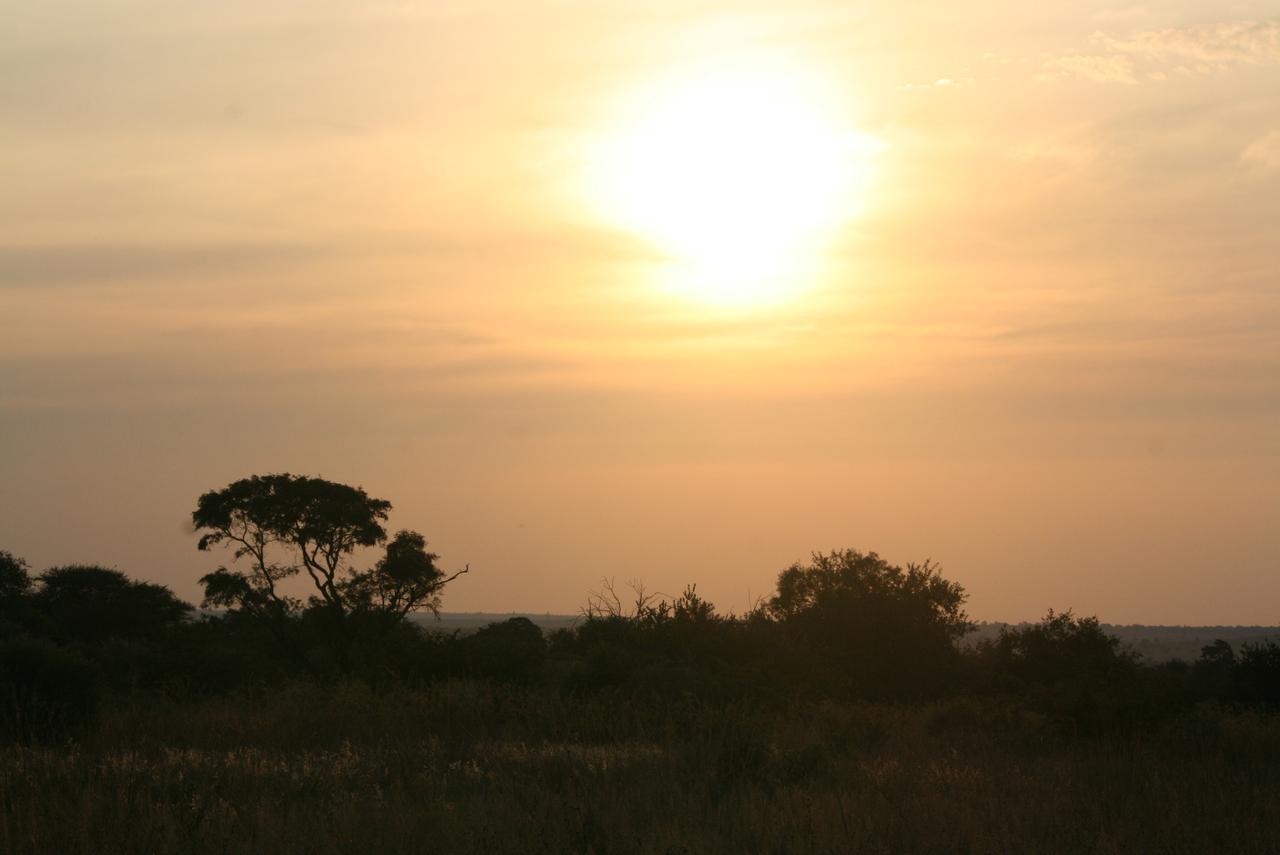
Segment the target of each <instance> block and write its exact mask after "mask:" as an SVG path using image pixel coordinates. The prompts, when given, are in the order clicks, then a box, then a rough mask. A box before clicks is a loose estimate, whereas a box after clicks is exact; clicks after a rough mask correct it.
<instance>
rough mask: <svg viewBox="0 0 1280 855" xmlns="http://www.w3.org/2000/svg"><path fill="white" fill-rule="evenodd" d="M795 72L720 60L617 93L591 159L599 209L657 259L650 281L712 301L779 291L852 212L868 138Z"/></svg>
mask: <svg viewBox="0 0 1280 855" xmlns="http://www.w3.org/2000/svg"><path fill="white" fill-rule="evenodd" d="M842 112H843V111H842V110H840V109H839V108H838V107H837V105H836V99H835V98H833V97H832V96H831V93H830V92H829V91H828V90H827V89H826V87H824V86H823V85H822V82H821V80H820V79H819V78H818V77H817V76H816V75H814V74H813V73H812V72H810V71H808V70H802V69H798V68H796V67H794V66H793V65H789V64H784V63H770V62H763V61H755V62H743V63H733V64H721V65H717V66H716V67H714V68H707V69H702V70H699V71H696V72H691V73H687V74H684V75H680V76H678V77H676V78H673V79H670V80H667V81H664V82H662V83H661V84H659V85H655V86H652V87H649V88H647V89H645V90H644V91H642V92H641V93H639V95H637V96H636V97H635V98H633V99H632V100H631V101H629V102H627V103H626V108H625V110H624V118H623V119H622V120H621V121H619V122H618V123H616V126H615V127H614V128H613V129H612V130H611V131H610V132H609V133H608V134H607V135H606V138H605V140H604V142H603V143H602V145H601V146H600V149H601V152H600V156H599V157H598V158H596V159H595V163H594V166H595V169H594V174H593V175H592V177H591V184H592V195H593V196H594V197H595V198H596V202H597V206H598V208H599V209H600V211H601V214H602V216H603V217H605V218H606V219H608V220H609V221H610V222H612V223H614V224H615V225H617V226H619V227H621V228H623V229H625V230H627V231H630V232H632V233H634V234H636V235H639V236H640V237H642V238H644V239H646V240H647V241H649V242H650V243H651V244H653V246H654V247H655V248H656V249H657V250H658V251H659V252H660V253H661V254H662V256H663V257H664V259H665V263H664V265H663V273H662V279H663V283H662V284H663V285H664V286H665V287H667V288H668V289H670V290H672V291H674V292H675V293H677V294H679V295H681V296H684V297H688V298H692V299H696V300H699V301H703V302H709V303H715V304H721V305H754V304H760V303H771V302H776V301H778V300H782V299H785V298H787V297H789V296H791V295H793V294H795V293H796V292H798V291H799V290H802V289H803V288H804V287H806V286H807V285H809V284H811V283H812V282H813V281H814V280H815V278H816V276H817V275H818V274H819V273H820V271H821V268H822V266H823V263H822V262H823V260H824V254H825V253H826V251H827V249H828V246H829V244H830V242H831V239H832V237H833V236H834V235H835V233H836V232H837V231H838V229H839V228H840V227H841V226H842V225H844V224H845V223H847V222H848V220H849V219H851V218H852V217H853V216H855V215H856V214H857V213H858V211H859V209H860V208H861V207H862V203H863V196H864V193H863V188H864V185H865V181H866V178H867V171H868V166H869V163H870V160H871V155H872V154H873V153H874V152H875V151H876V150H877V149H878V148H879V144H878V143H877V141H875V140H873V139H872V138H870V137H868V136H866V135H864V134H860V133H858V132H856V131H854V130H853V129H852V127H851V126H850V125H849V124H848V123H847V122H845V121H842V119H841V114H842Z"/></svg>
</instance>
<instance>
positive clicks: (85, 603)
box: [31, 565, 191, 644]
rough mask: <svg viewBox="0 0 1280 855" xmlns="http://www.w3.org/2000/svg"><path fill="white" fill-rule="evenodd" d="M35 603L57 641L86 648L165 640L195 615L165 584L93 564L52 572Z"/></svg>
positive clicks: (40, 582)
mask: <svg viewBox="0 0 1280 855" xmlns="http://www.w3.org/2000/svg"><path fill="white" fill-rule="evenodd" d="M31 600H32V604H33V605H34V606H35V608H36V609H37V611H38V612H39V613H40V615H41V616H42V617H43V618H44V619H45V621H46V622H47V625H48V627H49V632H50V633H51V634H52V635H53V636H54V637H55V638H58V639H62V640H65V641H76V642H83V643H86V644H95V643H99V642H102V641H105V640H107V639H111V638H115V639H147V640H155V639H159V638H161V637H163V636H164V635H165V634H166V633H167V632H168V631H169V630H171V629H173V628H174V627H175V626H177V625H178V624H180V623H182V622H183V621H184V620H185V619H186V618H187V616H188V615H189V614H190V612H191V606H190V605H188V604H187V603H184V602H182V601H181V600H179V599H178V598H177V597H175V596H174V595H173V592H172V591H170V590H169V589H168V588H166V587H164V586H163V585H155V584H152V583H150V582H136V581H133V580H131V579H130V578H129V577H128V576H126V575H125V574H124V573H121V572H120V571H119V570H111V569H108V568H105V567H95V566H92V565H72V566H68V567H54V568H52V569H50V570H46V571H45V572H44V573H42V574H40V577H39V580H38V585H37V587H36V591H35V594H34V595H33V596H32V598H31Z"/></svg>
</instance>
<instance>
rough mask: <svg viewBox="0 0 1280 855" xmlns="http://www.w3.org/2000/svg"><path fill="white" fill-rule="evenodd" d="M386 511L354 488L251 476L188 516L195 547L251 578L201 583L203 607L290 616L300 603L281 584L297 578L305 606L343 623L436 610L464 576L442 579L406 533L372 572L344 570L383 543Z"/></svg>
mask: <svg viewBox="0 0 1280 855" xmlns="http://www.w3.org/2000/svg"><path fill="white" fill-rule="evenodd" d="M390 510H391V503H390V502H388V501H386V500H384V499H376V498H373V497H371V496H370V495H369V494H368V493H366V492H365V491H364V490H363V489H361V488H359V487H351V486H349V485H347V484H338V483H335V482H333V481H326V480H324V479H322V478H310V477H307V476H304V475H290V474H289V473H287V472H286V473H281V474H273V475H252V476H250V477H248V478H243V479H241V480H239V481H236V482H235V483H233V484H230V485H228V486H227V487H224V488H223V489H221V490H214V491H211V492H208V493H205V494H204V495H203V496H201V497H200V498H199V500H198V501H197V504H196V509H195V511H194V512H193V513H192V515H191V519H192V522H193V523H194V525H195V528H196V531H197V532H204V534H202V535H201V537H200V541H199V543H198V547H199V548H200V549H201V550H208V549H210V548H211V547H213V546H216V545H219V544H226V545H228V546H231V547H233V549H234V553H233V554H234V558H235V560H239V559H242V558H248V559H249V561H248V569H247V570H234V569H228V568H226V567H220V568H218V570H217V571H216V572H214V573H210V574H208V575H206V576H204V577H203V578H202V579H201V580H200V582H201V584H203V585H204V589H205V599H204V605H205V606H206V607H208V606H213V607H222V608H228V609H234V610H238V611H242V612H245V613H248V614H255V615H274V616H288V615H292V614H295V613H296V612H298V611H299V610H300V609H301V606H302V604H301V602H300V601H299V600H298V599H297V598H294V597H290V596H287V595H285V594H284V593H282V592H281V590H280V587H279V583H280V582H281V581H282V580H284V579H287V578H289V577H291V576H296V575H298V574H300V573H302V572H304V571H305V572H306V574H307V575H308V576H309V577H310V579H311V582H312V585H313V587H314V588H315V591H316V593H315V594H313V595H312V596H311V598H310V605H311V606H313V607H317V608H324V609H327V610H328V611H329V612H331V613H333V614H335V615H337V616H338V617H339V618H345V617H346V616H347V615H348V614H350V613H352V612H355V611H361V612H370V611H371V612H378V613H381V614H384V615H389V616H392V617H394V618H395V619H397V620H398V619H401V618H403V617H404V616H405V615H407V614H408V613H409V612H411V611H415V610H418V609H423V608H426V609H431V610H433V611H434V610H436V609H438V608H439V594H440V591H441V589H442V588H443V587H444V586H445V585H446V584H448V583H449V582H451V581H453V580H454V579H456V578H457V577H458V576H460V575H462V574H463V573H466V572H467V571H468V570H469V568H464V569H463V570H460V571H458V572H457V573H454V574H453V575H451V576H447V577H446V576H445V575H444V574H443V573H442V572H441V571H440V570H439V569H438V568H437V567H436V566H435V559H436V557H437V556H435V555H432V554H431V553H429V552H427V551H426V539H425V538H424V537H423V536H422V535H420V534H418V533H416V532H410V531H402V532H400V533H399V534H397V535H396V537H395V538H394V539H393V540H392V541H391V543H390V544H388V546H387V552H386V556H385V557H384V558H383V559H382V560H381V561H379V562H378V563H377V565H376V566H375V567H373V568H372V569H370V570H365V571H358V570H356V569H355V568H353V567H352V566H351V565H350V560H351V556H352V554H353V553H354V552H355V550H356V549H357V548H358V547H368V546H376V545H378V544H382V543H385V542H386V540H387V532H386V529H384V528H383V527H382V523H383V522H384V521H386V519H387V515H388V512H389V511H390Z"/></svg>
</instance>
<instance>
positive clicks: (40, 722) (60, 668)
mask: <svg viewBox="0 0 1280 855" xmlns="http://www.w3.org/2000/svg"><path fill="white" fill-rule="evenodd" d="M97 703H98V682H97V675H96V672H95V669H94V668H93V666H92V665H91V664H90V663H89V662H87V661H86V660H85V659H84V658H82V657H81V656H79V655H77V654H75V653H74V652H72V651H70V650H67V649H66V648H63V647H58V646H56V645H54V644H52V643H50V642H48V641H44V640H37V639H27V638H17V639H10V640H8V641H3V642H0V736H3V737H4V738H5V739H8V740H24V741H25V740H47V739H59V738H62V737H64V736H67V735H70V734H72V733H74V732H75V731H76V730H77V729H79V728H80V727H82V726H84V725H86V724H88V723H89V722H90V721H92V719H93V716H94V713H95V711H96V709H97Z"/></svg>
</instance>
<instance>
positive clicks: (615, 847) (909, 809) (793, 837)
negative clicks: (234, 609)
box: [0, 681, 1280, 855]
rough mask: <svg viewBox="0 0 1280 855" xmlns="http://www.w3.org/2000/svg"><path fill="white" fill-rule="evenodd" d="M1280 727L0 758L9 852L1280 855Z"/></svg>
mask: <svg viewBox="0 0 1280 855" xmlns="http://www.w3.org/2000/svg"><path fill="white" fill-rule="evenodd" d="M1277 760H1280V720H1277V719H1276V718H1274V717H1269V716H1264V715H1258V714H1254V713H1246V712H1240V713H1231V712H1225V711H1219V710H1216V709H1208V708H1203V709H1199V710H1195V711H1192V712H1189V713H1188V714H1186V715H1183V716H1180V717H1177V718H1176V719H1173V720H1171V721H1170V723H1168V724H1167V725H1165V726H1163V727H1162V728H1160V729H1159V730H1158V731H1154V732H1147V733H1142V734H1127V735H1112V736H1108V737H1103V738H1093V739H1086V738H1083V737H1078V736H1074V735H1072V734H1071V733H1069V732H1066V731H1064V730H1063V729H1062V728H1061V727H1060V726H1058V725H1055V724H1053V723H1052V722H1049V721H1047V720H1045V719H1043V718H1041V717H1039V716H1037V715H1035V714H1033V713H1030V712H1027V711H1023V710H1021V709H1020V708H1019V707H1017V706H1016V705H1013V704H1011V703H1009V702H1004V701H999V700H995V699H988V700H984V701H975V700H968V699H954V700H950V701H946V702H942V703H938V704H925V705H915V706H877V705H866V704H858V703H851V702H850V703H842V702H809V703H803V704H802V703H782V704H776V703H775V704H769V705H761V704H758V703H757V704H745V703H734V702H721V703H715V704H711V703H707V702H704V701H698V700H694V699H691V698H690V699H685V700H676V701H670V700H667V701H658V700H656V699H653V700H648V701H646V700H643V699H641V698H638V697H636V696H626V697H623V696H600V695H597V696H594V697H577V696H572V695H567V694H564V693H562V692H557V691H552V690H549V689H545V688H519V687H501V686H493V685H489V684H486V683H482V682H472V681H449V682H442V683H438V684H435V685H433V686H430V687H428V688H424V689H418V690H409V689H393V690H388V691H375V690H373V689H371V688H369V687H367V686H364V685H362V684H354V683H353V684H340V685H330V686H323V685H303V684H297V685H290V686H287V687H285V688H281V689H274V690H272V691H270V692H267V693H262V694H253V693H248V694H245V693H242V694H237V695H232V696H227V697H216V698H206V699H203V700H198V701H185V702H178V701H168V700H164V699H161V698H157V697H154V696H146V695H134V696H116V697H114V698H113V699H111V700H109V702H108V703H107V705H106V707H105V708H104V709H103V710H102V714H101V715H100V716H99V719H98V721H97V723H96V724H94V725H93V726H92V729H91V730H89V731H87V732H85V733H83V734H81V735H80V736H79V737H78V738H77V739H76V740H74V741H71V742H66V743H63V744H57V745H26V746H21V745H15V746H9V747H5V748H3V749H0V850H3V851H4V852H11V853H63V855H76V853H86V854H87V853H103V852H128V853H134V852H136V853H170V852H173V853H178V852H182V853H249V852H253V853H264V852H270V853H291V852H297V853H303V852H305V853H339V852H409V853H414V852H422V853H427V852H431V853H440V852H548V853H562V852H594V853H606V852H670V853H676V852H726V853H727V852H734V853H741V852H778V853H782V852H895V853H897V852H993V853H994V852H1050V853H1053V852H1064V853H1065V852H1072V853H1075V852H1101V853H1122V852H1123V853H1132V852H1167V853H1178V852H1242V853H1243V852H1250V853H1253V852H1256V853H1268V852H1276V851H1280V763H1277Z"/></svg>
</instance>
